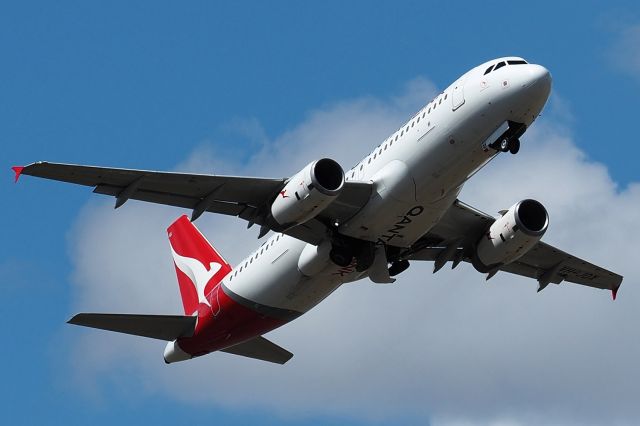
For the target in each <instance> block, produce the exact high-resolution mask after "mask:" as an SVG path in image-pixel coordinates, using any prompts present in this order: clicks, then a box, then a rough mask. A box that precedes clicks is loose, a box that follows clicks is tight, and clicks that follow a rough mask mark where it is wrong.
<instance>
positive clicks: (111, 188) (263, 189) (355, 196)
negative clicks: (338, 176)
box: [14, 162, 372, 244]
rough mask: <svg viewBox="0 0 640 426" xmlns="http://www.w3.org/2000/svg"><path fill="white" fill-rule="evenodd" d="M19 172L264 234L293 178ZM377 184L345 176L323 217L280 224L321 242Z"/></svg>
mask: <svg viewBox="0 0 640 426" xmlns="http://www.w3.org/2000/svg"><path fill="white" fill-rule="evenodd" d="M16 169H17V170H19V172H18V171H16V176H18V175H19V174H23V175H30V176H36V177H40V178H44V179H52V180H58V181H62V182H69V183H75V184H78V185H85V186H90V187H93V188H94V190H93V192H95V193H97V194H103V195H110V196H113V197H116V204H115V206H116V208H118V207H120V206H122V205H123V204H124V203H125V202H126V201H127V200H129V199H132V200H139V201H145V202H150V203H157V204H166V205H170V206H176V207H183V208H186V209H190V210H191V211H192V216H191V218H192V220H195V219H197V218H198V217H199V216H200V215H201V214H203V213H204V212H211V213H219V214H225V215H231V216H238V217H240V218H241V219H244V220H246V221H247V222H248V223H249V226H251V225H253V224H256V225H259V226H261V231H260V236H262V235H264V234H265V233H266V232H267V231H269V230H270V229H273V228H272V227H271V224H270V223H269V221H268V220H267V217H268V215H269V213H270V206H271V203H273V201H274V199H275V198H276V197H277V196H278V194H279V193H280V191H281V190H282V188H283V187H284V186H285V184H286V183H287V179H284V178H282V179H270V178H255V177H243V176H219V175H204V174H192V173H173V172H158V171H150V170H132V169H118V168H109V167H95V166H83V165H75V164H58V163H47V162H38V163H33V164H30V165H28V166H26V167H22V168H20V167H18V168H14V170H16ZM371 191H372V186H371V184H370V183H365V182H345V184H344V187H343V188H342V192H341V193H340V195H339V196H337V198H336V199H335V200H334V201H333V202H332V203H331V204H330V205H329V206H328V207H327V208H326V209H324V210H323V211H322V212H321V213H320V214H318V215H317V217H314V218H312V219H310V220H308V221H305V222H304V223H302V224H299V225H296V226H292V227H288V228H287V229H286V230H280V231H281V232H283V233H286V234H288V235H291V236H293V237H295V238H298V239H301V240H303V241H307V242H310V243H313V244H317V243H318V242H319V241H320V240H322V239H323V238H324V237H325V236H326V234H327V228H328V227H329V226H331V225H332V224H333V223H335V222H339V223H342V222H344V221H346V220H348V219H349V218H351V217H352V216H353V215H354V214H356V213H357V212H358V211H359V210H360V209H361V208H362V207H363V206H364V205H365V204H366V202H367V201H368V200H369V197H370V195H371Z"/></svg>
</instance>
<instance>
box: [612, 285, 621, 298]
mask: <svg viewBox="0 0 640 426" xmlns="http://www.w3.org/2000/svg"><path fill="white" fill-rule="evenodd" d="M619 288H620V287H619V286H618V287H615V288H613V289H611V297H613V300H616V297H617V296H618V289H619Z"/></svg>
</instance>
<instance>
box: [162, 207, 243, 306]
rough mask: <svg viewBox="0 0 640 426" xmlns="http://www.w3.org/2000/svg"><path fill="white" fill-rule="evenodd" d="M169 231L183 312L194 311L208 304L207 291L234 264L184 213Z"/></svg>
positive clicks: (209, 290)
mask: <svg viewBox="0 0 640 426" xmlns="http://www.w3.org/2000/svg"><path fill="white" fill-rule="evenodd" d="M167 233H168V234H169V243H170V244H171V254H172V255H173V261H174V264H175V267H176V274H178V285H179V286H180V295H181V296H182V304H183V305H184V313H185V314H186V315H192V314H193V313H194V312H196V311H197V310H198V306H199V305H200V304H201V303H203V304H205V305H209V301H208V300H207V299H206V295H207V294H209V292H211V290H212V289H213V288H214V287H215V285H216V284H218V283H219V282H220V281H221V280H222V279H223V278H224V277H225V276H226V275H227V274H228V273H229V272H230V271H231V265H229V264H228V263H227V261H226V260H224V259H223V258H222V256H220V254H218V252H217V251H216V250H215V249H214V248H213V246H212V245H211V244H210V243H209V241H207V239H206V238H205V237H204V235H202V234H201V233H200V231H199V230H198V228H196V227H195V226H194V225H193V224H192V223H191V221H189V218H187V216H181V217H180V218H178V219H177V220H176V221H175V222H173V223H172V224H171V226H169V228H168V229H167Z"/></svg>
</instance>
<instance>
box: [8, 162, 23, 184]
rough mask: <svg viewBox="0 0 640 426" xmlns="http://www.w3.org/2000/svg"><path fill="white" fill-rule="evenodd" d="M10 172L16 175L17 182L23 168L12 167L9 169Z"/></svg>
mask: <svg viewBox="0 0 640 426" xmlns="http://www.w3.org/2000/svg"><path fill="white" fill-rule="evenodd" d="M11 170H13V171H14V172H15V173H16V180H15V182H16V183H17V182H18V179H20V175H21V174H22V171H23V170H24V167H22V166H14V167H12V168H11Z"/></svg>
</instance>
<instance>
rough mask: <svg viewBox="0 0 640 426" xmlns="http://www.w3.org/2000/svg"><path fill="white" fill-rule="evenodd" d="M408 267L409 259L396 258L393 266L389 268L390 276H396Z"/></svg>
mask: <svg viewBox="0 0 640 426" xmlns="http://www.w3.org/2000/svg"><path fill="white" fill-rule="evenodd" d="M408 267H409V261H408V260H396V261H395V262H393V263H392V264H391V267H390V268H389V276H391V277H395V276H396V275H398V274H400V273H402V272H404V271H406V270H407V268H408Z"/></svg>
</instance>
